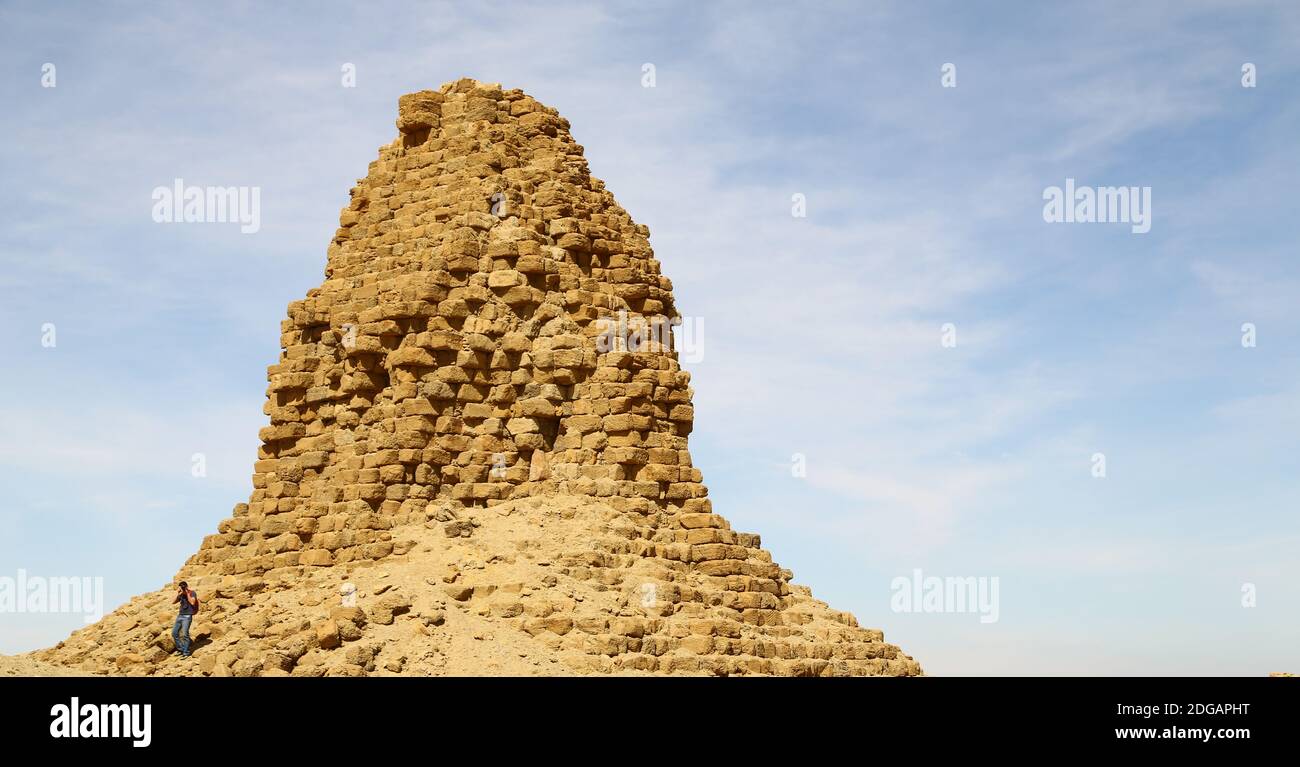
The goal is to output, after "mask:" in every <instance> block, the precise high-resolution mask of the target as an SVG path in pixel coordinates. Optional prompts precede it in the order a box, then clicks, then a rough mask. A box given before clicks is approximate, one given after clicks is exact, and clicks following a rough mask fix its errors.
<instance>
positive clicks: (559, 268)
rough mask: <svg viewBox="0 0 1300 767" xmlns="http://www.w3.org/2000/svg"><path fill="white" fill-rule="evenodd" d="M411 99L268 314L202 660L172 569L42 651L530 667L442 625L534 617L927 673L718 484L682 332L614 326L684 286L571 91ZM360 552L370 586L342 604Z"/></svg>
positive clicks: (202, 565)
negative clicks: (820, 583) (577, 110)
mask: <svg viewBox="0 0 1300 767" xmlns="http://www.w3.org/2000/svg"><path fill="white" fill-rule="evenodd" d="M397 129H398V132H399V136H398V138H397V139H396V140H395V141H393V142H392V143H391V144H388V145H387V146H384V147H382V148H381V149H380V151H379V158H378V159H377V160H375V161H374V162H372V163H371V164H370V168H369V172H368V173H367V175H366V177H365V178H363V179H361V180H359V181H358V183H357V185H356V186H355V187H354V188H353V189H352V193H351V202H350V203H349V204H348V206H347V207H346V208H345V209H344V210H343V212H342V214H341V215H340V217H339V229H338V231H337V232H336V233H335V234H334V237H333V240H332V242H331V243H330V245H329V252H328V263H327V265H326V268H325V281H324V283H323V284H321V286H320V287H318V288H315V289H313V290H310V291H308V294H307V296H306V298H304V299H303V300H300V301H295V302H293V303H291V304H290V305H289V309H288V317H287V319H285V320H284V321H283V322H282V323H281V335H280V341H281V344H282V347H283V352H282V354H281V356H280V360H279V362H278V363H276V364H275V365H273V366H271V367H270V368H269V369H268V380H269V382H270V383H269V386H268V387H267V400H266V405H265V413H266V414H267V415H268V416H269V417H270V425H269V426H267V427H265V428H264V429H262V430H261V432H260V438H261V442H262V445H261V447H260V448H259V450H258V459H257V461H256V463H255V464H254V474H253V491H252V493H251V495H250V496H249V498H248V502H247V503H241V504H239V505H237V506H236V507H235V509H234V512H233V514H232V516H231V517H230V518H228V519H226V520H224V521H223V522H221V524H220V525H219V526H218V528H217V532H216V533H215V534H213V535H209V536H207V537H206V538H205V539H204V541H203V543H202V545H201V547H200V548H199V550H198V552H197V553H195V554H194V555H193V556H192V557H191V558H190V559H189V561H188V562H186V564H185V565H184V567H183V568H182V570H181V572H180V573H178V574H177V580H180V579H185V580H188V581H189V583H190V584H191V585H192V586H195V587H196V588H197V589H198V590H199V592H200V596H201V597H204V599H205V603H204V612H203V613H201V614H200V616H199V618H198V619H196V624H195V625H196V627H197V626H201V625H204V622H205V621H207V624H208V625H210V626H211V629H210V633H209V634H207V635H206V636H204V637H201V638H200V641H199V644H198V645H197V646H196V659H199V663H197V664H194V663H192V664H191V665H190V666H178V665H176V664H177V663H180V661H178V660H177V659H176V658H174V657H173V656H171V655H170V654H169V653H170V650H171V647H170V638H169V637H168V636H166V633H167V631H168V630H169V629H170V614H171V612H170V611H171V610H172V609H173V608H171V607H170V604H169V600H170V597H171V596H172V594H173V593H174V589H173V588H172V587H167V588H164V589H162V590H160V591H159V592H157V593H155V594H152V595H145V596H143V597H138V598H137V599H136V600H133V601H132V602H131V603H130V604H128V605H127V606H125V607H124V608H122V609H120V610H118V611H117V612H115V613H114V614H112V615H110V616H108V617H107V618H106V619H105V620H104V621H103V622H102V623H101V624H97V626H92V627H90V628H88V629H86V630H83V631H82V632H78V634H74V635H73V637H71V638H70V639H69V640H67V641H66V642H64V643H62V644H61V645H60V646H59V647H57V648H53V649H51V650H47V651H43V652H42V653H39V654H38V655H37V657H38V658H40V659H41V660H45V661H50V662H56V663H60V664H64V665H73V666H76V667H78V668H82V669H84V670H87V671H93V672H110V673H135V674H161V675H168V674H172V673H191V674H196V673H204V674H213V675H223V674H231V673H233V674H237V675H241V674H242V675H253V674H267V675H284V674H294V675H300V674H311V675H319V674H337V673H345V674H365V673H385V672H390V673H486V672H490V670H491V669H492V668H497V669H498V670H499V671H501V672H502V673H519V669H516V668H513V667H510V666H508V665H500V666H497V665H494V664H496V661H489V660H484V661H483V662H484V663H487V664H488V666H487V667H486V668H477V667H476V668H466V667H464V666H458V665H457V663H456V659H457V657H470V656H469V655H468V653H472V652H477V651H473V650H465V651H464V652H463V653H461V654H459V655H458V654H457V652H453V651H452V650H451V649H448V648H454V647H459V646H460V645H459V644H458V643H459V642H461V641H463V640H465V637H464V636H461V634H466V635H468V634H475V635H476V636H475V637H474V638H476V639H479V638H480V637H478V636H477V635H479V634H485V632H486V633H492V634H494V635H495V639H496V641H497V642H498V643H500V642H502V641H503V639H502V637H503V636H509V637H510V638H511V639H510V641H512V642H514V641H516V640H517V641H518V642H519V643H522V644H520V645H519V647H520V648H522V649H519V652H518V654H519V655H520V656H521V657H523V656H527V657H530V658H535V659H534V660H533V661H532V662H533V664H534V665H533V666H532V667H530V668H527V669H524V670H523V672H524V673H528V672H530V670H536V672H537V673H690V674H702V673H703V674H754V673H756V674H777V675H827V676H829V675H917V674H920V673H921V669H920V666H919V665H918V664H917V663H916V662H915V661H914V660H912V659H911V658H910V657H908V656H907V655H904V654H903V653H902V652H901V651H900V650H899V649H898V648H897V647H895V646H893V645H890V644H886V643H885V642H884V641H883V640H884V637H883V634H882V633H881V632H879V631H876V630H872V629H864V628H859V627H858V626H857V622H856V620H855V619H854V618H853V616H851V615H849V614H847V613H842V612H838V611H834V610H831V609H830V608H828V607H827V606H826V605H825V604H824V603H821V602H818V601H817V600H815V599H813V598H812V597H811V595H810V594H809V593H808V591H807V589H805V588H803V587H800V586H796V585H793V584H792V583H791V582H790V578H791V575H792V574H791V573H790V571H788V570H785V569H782V568H781V567H780V566H779V565H777V564H776V563H774V562H772V558H771V555H770V554H769V553H768V552H766V551H764V550H763V549H762V548H761V547H760V542H759V536H758V535H755V534H751V533H740V532H736V531H733V530H732V529H731V528H730V526H729V525H728V523H727V522H726V520H724V519H723V518H722V517H721V516H718V515H717V514H714V513H713V508H712V504H711V502H710V500H709V498H708V497H707V490H706V488H705V486H704V485H703V484H702V477H701V474H700V470H699V469H698V468H696V467H694V466H693V465H692V463H691V457H690V453H689V451H688V445H687V435H689V434H690V432H691V428H692V424H693V419H694V411H693V409H692V406H691V389H690V386H689V383H690V376H689V374H688V373H686V372H685V371H683V370H682V369H681V368H680V366H679V364H678V359H677V353H676V352H675V351H674V350H673V349H672V348H670V347H669V346H666V345H664V344H662V343H659V342H658V341H656V340H651V341H650V342H649V343H647V344H645V345H642V346H641V347H640V348H635V349H625V348H620V347H617V346H616V347H614V348H612V349H611V348H609V346H608V345H607V344H601V343H599V340H600V339H599V336H600V334H601V332H602V331H603V330H606V329H607V328H608V327H609V325H610V323H611V322H612V321H615V320H616V319H617V318H618V317H619V316H620V312H622V313H624V315H625V316H626V317H633V318H645V319H647V320H649V321H651V322H654V321H671V320H673V319H674V318H677V317H678V316H679V315H678V309H677V306H676V304H675V303H674V301H673V294H672V283H671V282H670V281H669V279H668V278H667V277H665V276H664V275H663V274H662V273H661V271H660V264H659V262H658V261H657V260H655V257H654V253H653V252H652V250H651V248H650V243H649V240H648V236H649V232H648V230H647V229H646V227H644V226H641V225H638V224H636V223H635V222H634V221H633V220H632V219H631V217H630V216H629V215H628V214H627V212H626V211H624V210H623V208H621V207H620V206H619V205H618V203H617V202H616V201H615V200H614V197H613V195H612V194H610V193H609V192H608V191H607V190H606V189H605V187H604V184H603V183H602V182H601V181H600V180H598V179H596V178H593V177H592V176H591V174H590V172H589V170H588V167H587V161H586V159H585V158H584V157H583V149H582V147H581V146H580V145H578V144H577V143H575V142H574V140H573V138H572V137H571V136H570V134H569V123H568V121H567V120H565V119H564V118H562V117H560V116H559V114H558V113H557V112H556V111H555V110H554V109H551V108H549V107H546V106H543V105H542V104H540V103H538V102H537V101H535V100H534V99H532V98H531V97H529V96H527V95H525V94H524V93H522V92H521V91H519V90H508V91H507V90H502V89H501V87H500V86H498V85H493V84H484V83H479V82H476V81H473V80H468V79H466V80H460V81H457V82H455V83H451V84H448V85H444V86H443V87H442V88H440V89H439V90H437V91H421V92H418V93H412V94H409V95H406V96H403V97H401V98H400V99H399V101H398V117H397ZM651 335H652V338H659V339H661V338H662V336H655V335H654V334H651ZM557 509H558V510H559V511H556V510H557ZM511 514H513V516H511ZM503 515H505V516H503ZM501 520H505V522H504V523H503V522H502V521H501ZM552 520H553V521H552ZM548 525H549V527H548ZM521 526H522V527H521ZM523 527H528V529H523ZM547 530H550V531H551V532H545V531H547ZM539 531H540V532H539ZM524 535H534V536H535V537H532V538H526V539H525V538H520V537H519V536H524ZM493 536H497V537H495V538H494V537H493ZM512 536H513V537H512ZM476 541H478V542H477V543H476ZM483 541H487V542H489V543H491V542H492V541H497V542H498V543H497V544H496V545H499V546H500V547H502V548H503V549H504V550H499V551H491V550H484V549H483V548H482V546H483V545H484V544H483V543H482V542H483ZM470 546H479V548H477V549H475V548H466V547H470ZM530 552H531V553H530ZM536 552H542V553H541V554H538V553H536ZM421 568H423V569H421ZM493 568H496V569H493ZM509 568H514V569H509ZM426 572H427V577H425V576H424V575H421V577H419V578H417V577H415V575H414V574H415V573H426ZM493 572H500V573H502V574H508V577H507V576H506V575H502V576H501V577H497V578H496V582H493V583H489V582H488V581H489V580H491V578H490V577H489V575H490V574H491V573H493ZM390 577H391V582H397V581H401V585H400V586H399V587H397V588H388V589H385V588H384V586H383V585H379V581H380V580H381V579H386V578H390ZM345 578H351V579H352V580H357V581H360V582H362V583H360V587H362V590H363V599H362V600H361V601H360V602H359V603H358V604H359V606H358V607H340V606H339V604H340V603H339V598H338V588H339V584H340V583H342V581H343V579H345ZM403 579H405V580H403ZM511 579H513V580H514V581H516V582H515V583H506V582H504V581H506V580H511ZM354 588H355V587H354ZM426 592H428V593H427V594H426ZM381 594H383V595H384V596H380V595H381ZM503 599H504V601H503ZM448 603H450V604H451V607H450V608H448V607H447V604H448ZM480 603H481V604H480ZM476 605H477V607H476ZM502 605H504V607H502ZM462 617H463V620H464V621H465V622H464V623H463V625H462V624H461V623H460V622H459V621H461V619H462ZM406 624H410V625H411V626H413V627H414V628H412V629H411V630H410V631H409V632H407V633H405V634H404V633H401V632H400V631H399V627H401V626H403V625H406ZM485 626H486V627H487V628H485ZM480 643H481V642H480ZM205 644H206V645H207V646H206V648H205ZM472 646H477V645H472ZM403 647H408V649H409V648H417V649H418V650H419V652H418V653H415V652H412V651H403V652H402V653H400V654H399V653H398V652H397V650H399V649H401V648H403ZM394 648H396V649H394ZM205 655H206V658H205V657H204V656H205ZM390 656H391V657H390ZM417 656H418V657H417ZM475 657H477V656H475ZM485 657H486V656H485ZM398 658H400V660H398ZM440 659H441V660H440ZM557 660H558V661H559V664H558V666H555V667H554V668H553V669H552V667H551V665H550V664H555V663H556V662H557ZM186 662H187V663H189V661H186ZM501 663H505V661H504V660H502V661H501ZM548 669H551V670H549V671H548Z"/></svg>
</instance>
